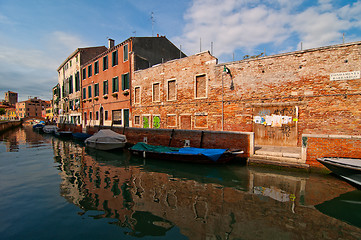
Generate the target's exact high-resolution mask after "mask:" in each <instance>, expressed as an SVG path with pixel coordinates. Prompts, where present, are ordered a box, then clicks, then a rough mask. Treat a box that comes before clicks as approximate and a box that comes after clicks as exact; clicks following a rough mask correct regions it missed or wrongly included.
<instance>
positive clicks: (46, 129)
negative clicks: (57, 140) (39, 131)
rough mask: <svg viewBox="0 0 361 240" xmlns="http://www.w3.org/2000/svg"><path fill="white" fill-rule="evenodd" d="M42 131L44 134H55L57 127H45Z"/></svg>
mask: <svg viewBox="0 0 361 240" xmlns="http://www.w3.org/2000/svg"><path fill="white" fill-rule="evenodd" d="M43 131H44V132H45V133H55V132H56V131H58V127H57V126H56V125H45V126H44V127H43Z"/></svg>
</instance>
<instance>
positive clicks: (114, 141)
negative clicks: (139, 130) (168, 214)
mask: <svg viewBox="0 0 361 240" xmlns="http://www.w3.org/2000/svg"><path fill="white" fill-rule="evenodd" d="M126 143H127V138H126V136H125V135H122V134H119V133H116V132H114V131H112V130H110V129H102V130H99V132H97V133H95V134H94V135H93V136H91V137H89V138H87V139H86V140H85V146H87V147H90V148H95V149H99V150H112V149H116V148H124V147H125V144H126Z"/></svg>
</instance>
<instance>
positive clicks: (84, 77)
mask: <svg viewBox="0 0 361 240" xmlns="http://www.w3.org/2000/svg"><path fill="white" fill-rule="evenodd" d="M82 71H83V72H82V79H83V80H84V79H86V68H83V70H82Z"/></svg>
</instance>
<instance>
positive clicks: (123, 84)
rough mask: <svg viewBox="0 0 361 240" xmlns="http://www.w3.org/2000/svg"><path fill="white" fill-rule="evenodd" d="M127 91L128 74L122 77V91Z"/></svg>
mask: <svg viewBox="0 0 361 240" xmlns="http://www.w3.org/2000/svg"><path fill="white" fill-rule="evenodd" d="M125 89H129V73H126V74H123V75H122V90H125Z"/></svg>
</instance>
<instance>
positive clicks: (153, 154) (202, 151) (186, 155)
mask: <svg viewBox="0 0 361 240" xmlns="http://www.w3.org/2000/svg"><path fill="white" fill-rule="evenodd" d="M129 150H130V152H131V153H132V154H134V155H138V156H142V157H143V158H154V159H163V160H168V161H179V162H191V163H226V162H229V161H230V160H232V159H234V158H235V157H236V156H237V155H238V154H242V153H243V151H240V150H235V151H230V150H228V149H209V148H193V147H183V148H176V147H166V146H154V145H149V144H146V143H143V142H139V143H137V144H135V145H134V146H133V147H131V148H129Z"/></svg>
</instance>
